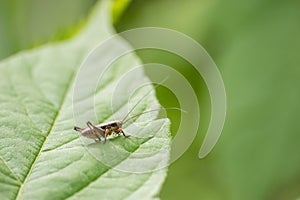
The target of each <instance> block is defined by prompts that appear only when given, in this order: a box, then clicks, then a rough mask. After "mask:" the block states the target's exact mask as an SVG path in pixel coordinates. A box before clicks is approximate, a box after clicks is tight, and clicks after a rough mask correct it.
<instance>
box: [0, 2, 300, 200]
mask: <svg viewBox="0 0 300 200" xmlns="http://www.w3.org/2000/svg"><path fill="white" fill-rule="evenodd" d="M94 3H95V1H94V0H76V1H72V0H64V1H58V0H54V1H53V0H52V1H50V0H44V1H38V0H30V1H22V0H13V1H0V44H1V46H0V58H1V59H3V58H5V57H8V56H10V55H12V54H13V53H16V52H18V51H20V50H23V49H28V48H34V47H35V46H38V45H41V44H43V43H45V42H48V41H58V40H62V39H64V38H68V37H69V36H70V35H72V34H74V33H76V30H77V29H78V28H79V27H80V26H81V24H82V22H83V20H84V19H85V17H86V16H87V14H88V12H89V10H90V8H91V7H92V5H93V4H94ZM144 26H160V27H166V28H171V29H175V30H178V31H180V32H182V33H185V34H187V35H189V36H190V37H192V38H194V39H195V40H197V41H198V42H199V43H200V44H201V45H203V47H204V48H205V49H206V50H207V51H208V53H209V54H210V55H211V56H212V58H213V59H214V61H215V62H216V64H217V66H218V67H219V69H220V71H221V73H222V76H223V79H224V83H225V87H226V92H227V98H228V99H227V100H228V110H227V118H226V124H225V127H224V130H223V133H222V136H221V138H220V140H219V142H218V143H217V145H216V147H215V148H214V150H213V151H212V152H211V154H210V155H209V156H208V157H206V158H205V159H203V160H199V159H198V157H197V156H198V151H199V148H200V145H201V143H202V140H203V137H204V134H205V132H206V128H207V125H208V123H209V117H210V102H209V94H208V92H207V89H206V86H205V84H204V83H203V81H199V79H200V80H201V77H200V76H196V75H195V73H194V70H193V68H192V66H190V65H189V63H186V61H184V60H183V59H180V58H178V57H176V56H174V55H172V54H170V53H166V52H161V51H155V50H143V51H139V52H138V54H139V56H140V57H141V58H142V60H143V61H144V62H145V63H147V62H157V63H162V64H166V65H169V66H172V67H174V68H175V69H177V70H178V71H180V72H181V73H182V74H183V75H184V76H185V77H186V78H187V79H188V80H189V81H190V82H191V84H192V85H193V88H194V90H195V91H196V92H197V95H198V98H199V103H200V106H201V123H200V130H199V134H198V135H197V138H196V139H195V141H194V143H193V145H192V146H191V147H190V148H189V149H188V151H186V153H185V154H184V155H183V156H182V157H181V158H180V159H179V160H178V161H176V162H175V163H173V164H172V165H171V166H170V168H169V174H168V177H167V179H166V182H165V184H164V186H163V188H162V191H161V195H160V196H161V198H162V199H209V200H219V199H220V200H223V199H225V200H227V199H228V200H232V199H233V200H240V199H243V200H244V199H246V200H247V199H249V200H250V199H251V200H253V199H255V200H256V199H258V200H260V199H263V200H268V199H270V200H271V199H272V200H273V199H275V200H279V199H280V200H281V199H283V200H286V199H287V200H289V199H297V198H299V197H300V123H299V120H300V114H299V113H300V106H299V100H300V89H299V86H300V37H299V36H300V1H297V0H287V1H276V0H275V1H271V0H253V1H245V0H242V1H237V0H228V1H221V0H213V1H208V0H185V1H182V0H160V1H159V0H151V1H150V0H132V1H131V2H130V4H129V5H128V6H127V9H126V10H125V11H124V13H123V14H122V15H120V16H119V18H118V20H116V23H115V27H116V30H117V31H118V32H121V31H123V30H127V29H131V28H135V27H144ZM148 75H149V77H150V78H151V77H152V76H155V75H154V74H151V72H148ZM157 92H158V93H157V95H158V98H159V100H160V102H161V103H162V104H163V105H164V106H166V107H169V106H176V105H178V102H177V100H176V98H175V97H174V95H173V94H171V93H170V92H169V91H167V90H166V89H163V88H159V89H158V91H157ZM168 116H169V117H170V118H171V119H172V123H173V124H172V130H173V131H174V132H175V131H176V129H177V128H178V124H177V122H178V117H179V114H178V113H176V112H169V113H168ZM187 129H188V127H187Z"/></svg>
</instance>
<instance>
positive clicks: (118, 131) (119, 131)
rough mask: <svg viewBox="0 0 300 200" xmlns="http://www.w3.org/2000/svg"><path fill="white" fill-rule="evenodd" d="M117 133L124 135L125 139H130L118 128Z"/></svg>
mask: <svg viewBox="0 0 300 200" xmlns="http://www.w3.org/2000/svg"><path fill="white" fill-rule="evenodd" d="M117 133H122V134H123V135H124V137H126V138H128V137H130V135H125V133H124V131H123V129H122V128H118V129H117Z"/></svg>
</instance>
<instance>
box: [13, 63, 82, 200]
mask: <svg viewBox="0 0 300 200" xmlns="http://www.w3.org/2000/svg"><path fill="white" fill-rule="evenodd" d="M76 72H77V67H75V69H74V70H73V71H72V73H71V76H70V78H69V81H68V82H67V85H66V89H65V91H64V93H63V97H62V100H61V102H60V103H59V107H58V109H57V111H56V113H55V115H54V119H53V121H52V123H51V125H50V129H49V131H48V132H47V134H46V136H45V139H44V141H43V142H42V145H41V146H40V148H39V150H38V154H37V156H36V157H35V158H34V160H33V162H32V163H31V166H30V168H29V170H28V172H27V174H26V176H25V178H24V181H23V183H21V186H20V187H19V190H18V192H17V195H16V198H15V199H19V198H20V194H21V192H22V189H23V186H24V185H25V183H26V182H27V180H28V178H29V176H30V174H31V171H32V170H33V168H34V166H35V163H36V161H37V159H38V158H39V156H40V154H41V153H42V152H43V151H42V149H43V147H44V145H45V143H46V141H47V139H48V136H49V135H50V134H51V132H52V130H53V128H54V126H55V124H56V121H57V119H58V117H59V114H60V112H61V110H62V107H63V105H64V103H65V100H66V98H67V96H68V94H69V91H70V90H71V88H72V85H73V81H74V79H75V75H76ZM24 106H25V105H24Z"/></svg>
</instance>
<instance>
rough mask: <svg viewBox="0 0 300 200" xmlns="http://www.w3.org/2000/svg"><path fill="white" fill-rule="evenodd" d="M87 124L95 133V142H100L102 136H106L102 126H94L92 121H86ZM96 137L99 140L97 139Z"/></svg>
mask: <svg viewBox="0 0 300 200" xmlns="http://www.w3.org/2000/svg"><path fill="white" fill-rule="evenodd" d="M86 125H87V126H88V127H89V128H90V130H91V131H92V133H93V134H94V135H95V142H100V141H101V136H102V137H104V130H103V129H101V128H98V127H96V126H94V125H93V124H92V123H91V122H90V121H88V122H87V123H86ZM96 138H97V139H98V140H96ZM105 140H106V138H105ZM104 142H105V141H104Z"/></svg>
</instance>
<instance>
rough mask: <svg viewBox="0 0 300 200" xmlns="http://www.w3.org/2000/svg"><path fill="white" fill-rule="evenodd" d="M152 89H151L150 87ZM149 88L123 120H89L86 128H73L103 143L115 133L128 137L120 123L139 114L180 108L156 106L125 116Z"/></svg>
mask: <svg viewBox="0 0 300 200" xmlns="http://www.w3.org/2000/svg"><path fill="white" fill-rule="evenodd" d="M165 80H166V79H164V80H163V81H162V82H164V81H165ZM162 82H161V83H159V84H157V85H156V86H155V87H154V89H156V88H157V87H158V86H160V85H161V84H162ZM151 90H153V89H151ZM151 90H150V91H149V92H147V93H146V94H145V95H144V96H143V97H142V98H141V99H140V100H139V101H138V102H137V103H136V104H135V105H134V106H133V107H132V108H131V110H130V111H129V112H128V113H127V115H126V116H125V117H124V118H123V120H119V121H118V120H117V121H110V122H105V123H102V124H99V125H93V124H92V123H91V122H90V121H88V122H87V123H86V125H87V126H88V127H87V128H80V127H77V126H74V130H75V131H78V132H80V133H81V135H82V136H84V137H87V138H90V139H94V140H95V142H100V141H101V137H103V138H104V143H105V142H106V139H107V136H109V135H111V134H113V133H115V134H117V136H119V135H120V134H123V135H124V137H126V138H128V137H129V135H125V133H124V131H123V129H122V125H123V124H125V123H126V122H128V121H129V120H131V119H133V118H135V117H138V116H140V115H143V114H145V113H149V112H153V111H158V110H161V109H165V110H167V109H175V110H181V111H183V110H182V109H180V108H158V109H152V110H148V111H145V112H142V113H140V114H137V115H134V116H132V117H130V118H127V117H128V116H129V114H130V113H131V112H132V111H133V110H134V109H135V108H136V106H137V105H138V104H139V103H140V102H141V101H142V100H143V99H144V98H145V97H146V96H147V95H149V94H150V92H151Z"/></svg>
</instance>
